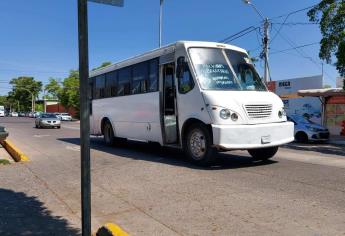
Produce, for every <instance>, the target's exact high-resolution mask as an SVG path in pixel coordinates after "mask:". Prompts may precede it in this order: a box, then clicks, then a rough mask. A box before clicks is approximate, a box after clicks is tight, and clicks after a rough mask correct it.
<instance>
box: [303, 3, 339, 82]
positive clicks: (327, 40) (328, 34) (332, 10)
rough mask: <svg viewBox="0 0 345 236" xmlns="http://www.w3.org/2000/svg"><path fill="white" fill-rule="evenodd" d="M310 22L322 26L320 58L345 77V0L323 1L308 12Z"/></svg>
mask: <svg viewBox="0 0 345 236" xmlns="http://www.w3.org/2000/svg"><path fill="white" fill-rule="evenodd" d="M308 17H309V20H310V21H312V22H317V23H319V24H320V30H321V34H322V39H321V42H320V46H321V47H320V52H319V57H320V58H321V59H322V60H325V61H326V62H327V63H328V64H331V63H332V57H334V56H335V57H336V59H337V61H336V62H335V66H336V68H337V70H338V71H339V73H340V75H342V76H345V0H321V1H320V3H319V4H317V5H315V6H314V7H313V8H312V9H310V10H309V11H308Z"/></svg>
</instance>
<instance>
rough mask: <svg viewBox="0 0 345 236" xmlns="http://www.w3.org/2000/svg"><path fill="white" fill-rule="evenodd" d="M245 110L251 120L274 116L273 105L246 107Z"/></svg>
mask: <svg viewBox="0 0 345 236" xmlns="http://www.w3.org/2000/svg"><path fill="white" fill-rule="evenodd" d="M245 108H246V111H247V114H248V117H249V118H251V119H260V118H267V117H270V116H271V114H272V104H252V105H245Z"/></svg>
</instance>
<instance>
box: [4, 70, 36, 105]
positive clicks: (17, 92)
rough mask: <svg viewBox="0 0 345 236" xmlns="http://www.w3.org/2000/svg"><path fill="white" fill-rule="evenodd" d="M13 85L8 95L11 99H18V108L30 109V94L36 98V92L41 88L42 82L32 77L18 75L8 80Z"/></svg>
mask: <svg viewBox="0 0 345 236" xmlns="http://www.w3.org/2000/svg"><path fill="white" fill-rule="evenodd" d="M10 84H11V85H12V86H13V88H12V91H10V92H9V94H8V97H9V99H10V100H12V101H18V102H19V104H20V108H19V109H20V110H23V111H30V110H31V99H32V94H33V96H34V99H37V98H38V94H39V93H40V91H41V90H42V82H40V81H35V79H34V78H33V77H26V76H22V77H18V78H14V79H12V80H11V81H10Z"/></svg>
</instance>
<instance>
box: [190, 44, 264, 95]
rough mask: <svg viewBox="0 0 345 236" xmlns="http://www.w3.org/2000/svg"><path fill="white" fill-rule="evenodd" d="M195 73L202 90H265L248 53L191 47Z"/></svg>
mask: <svg viewBox="0 0 345 236" xmlns="http://www.w3.org/2000/svg"><path fill="white" fill-rule="evenodd" d="M189 54H190V57H191V60H192V63H193V66H194V68H195V71H196V76H197V78H198V80H199V82H200V84H201V87H202V89H205V90H233V91H267V89H266V86H265V85H264V84H263V82H262V81H261V79H260V76H259V75H258V73H257V72H256V70H255V68H254V66H253V65H252V64H251V62H250V59H249V58H248V56H247V55H246V54H245V53H243V52H239V51H234V50H230V49H220V48H190V49H189Z"/></svg>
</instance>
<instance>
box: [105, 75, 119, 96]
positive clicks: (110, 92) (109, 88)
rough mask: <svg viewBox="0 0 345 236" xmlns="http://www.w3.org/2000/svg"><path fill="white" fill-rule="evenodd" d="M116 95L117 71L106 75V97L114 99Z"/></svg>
mask: <svg viewBox="0 0 345 236" xmlns="http://www.w3.org/2000/svg"><path fill="white" fill-rule="evenodd" d="M116 93H117V71H113V72H110V73H108V74H107V75H106V97H115V96H116Z"/></svg>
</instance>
